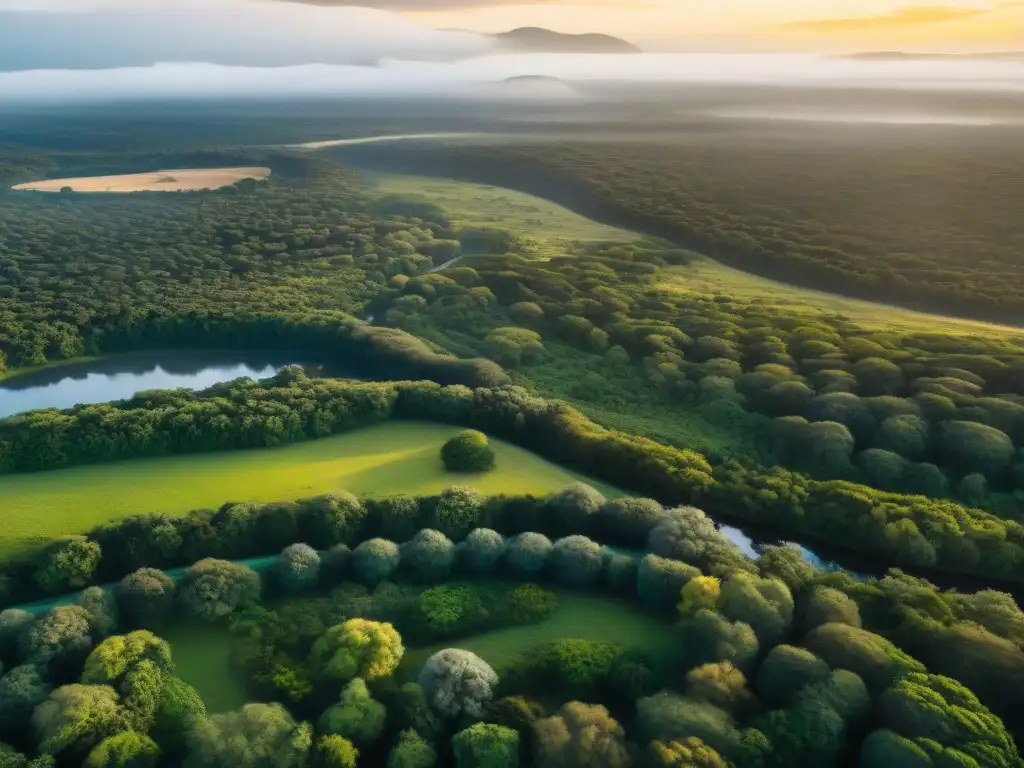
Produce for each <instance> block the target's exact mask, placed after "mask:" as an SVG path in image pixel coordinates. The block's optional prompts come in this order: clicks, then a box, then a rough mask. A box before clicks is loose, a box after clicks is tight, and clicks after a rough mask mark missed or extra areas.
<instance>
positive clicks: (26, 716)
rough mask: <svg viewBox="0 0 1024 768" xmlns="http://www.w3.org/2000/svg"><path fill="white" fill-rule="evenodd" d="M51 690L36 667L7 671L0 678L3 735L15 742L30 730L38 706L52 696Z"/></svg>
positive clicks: (25, 666) (30, 666)
mask: <svg viewBox="0 0 1024 768" xmlns="http://www.w3.org/2000/svg"><path fill="white" fill-rule="evenodd" d="M50 690H51V686H50V684H49V682H48V681H47V680H46V679H45V678H44V677H43V674H42V673H41V671H40V669H39V667H37V666H36V665H35V664H22V665H20V666H17V667H14V668H13V669H8V670H5V674H4V675H3V677H0V734H2V735H3V737H4V738H5V739H8V740H11V741H13V740H15V739H16V738H18V737H21V736H22V735H23V734H24V733H25V732H26V730H27V729H28V726H29V723H30V721H31V719H32V713H33V711H34V710H35V708H36V706H37V705H38V704H40V703H42V702H43V701H45V700H46V697H47V696H49V694H50Z"/></svg>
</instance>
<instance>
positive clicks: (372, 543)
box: [352, 539, 401, 585]
mask: <svg viewBox="0 0 1024 768" xmlns="http://www.w3.org/2000/svg"><path fill="white" fill-rule="evenodd" d="M400 559H401V554H400V552H399V549H398V545H397V544H395V543H394V542H393V541H388V540H387V539H368V540H367V541H364V542H363V543H362V544H360V545H359V546H358V547H356V548H355V549H354V550H353V551H352V570H353V572H354V573H355V575H356V576H357V577H358V578H359V580H360V581H362V582H363V583H365V584H370V585H373V584H378V583H380V582H381V581H383V580H384V579H386V578H388V577H389V576H390V575H391V574H392V573H394V572H395V571H396V570H398V563H399V560H400Z"/></svg>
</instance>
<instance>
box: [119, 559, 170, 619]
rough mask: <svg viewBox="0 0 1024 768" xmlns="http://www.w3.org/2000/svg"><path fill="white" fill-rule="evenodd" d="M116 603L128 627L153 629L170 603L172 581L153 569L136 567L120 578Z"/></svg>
mask: <svg viewBox="0 0 1024 768" xmlns="http://www.w3.org/2000/svg"><path fill="white" fill-rule="evenodd" d="M117 600H118V605H119V606H120V609H121V615H122V616H123V617H124V620H125V622H126V623H127V624H128V625H129V626H133V627H154V626H157V625H159V624H160V622H161V621H163V619H164V618H165V617H166V616H167V614H168V612H169V611H170V610H171V606H172V605H173V604H174V581H173V580H172V579H171V577H170V576H168V575H167V574H166V573H164V572H163V571H159V570H157V569H156V568H140V569H139V570H137V571H133V572H132V573H129V574H128V575H127V576H125V577H124V578H123V579H121V583H120V585H119V586H118V589H117Z"/></svg>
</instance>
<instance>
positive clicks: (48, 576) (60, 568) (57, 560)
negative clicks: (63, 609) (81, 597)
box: [35, 536, 102, 593]
mask: <svg viewBox="0 0 1024 768" xmlns="http://www.w3.org/2000/svg"><path fill="white" fill-rule="evenodd" d="M101 556H102V552H101V551H100V545H99V544H97V543H96V542H95V541H89V540H88V539H86V538H85V536H69V537H67V538H66V539H64V540H62V541H60V542H57V543H56V544H54V545H53V546H51V547H50V548H49V550H48V551H47V553H46V554H45V555H44V557H43V559H42V562H41V564H40V566H39V568H38V569H37V570H36V573H35V579H36V583H37V584H38V585H39V588H40V589H42V590H43V591H44V592H48V593H55V592H67V591H69V590H72V589H81V588H82V587H85V586H88V584H89V583H90V582H92V580H93V577H94V575H95V573H96V568H97V567H98V566H99V564H100V557H101Z"/></svg>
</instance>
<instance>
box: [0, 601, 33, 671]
mask: <svg viewBox="0 0 1024 768" xmlns="http://www.w3.org/2000/svg"><path fill="white" fill-rule="evenodd" d="M34 621H35V617H34V616H33V615H32V614H31V613H29V612H28V611H23V610H21V609H20V608H8V609H7V610H5V611H2V612H0V661H2V662H3V663H4V664H5V665H6V666H8V667H10V666H12V665H13V664H15V663H16V662H17V661H18V660H19V659H20V651H19V648H18V645H19V642H20V640H21V636H22V634H24V633H25V631H26V630H27V629H28V628H29V627H30V626H31V625H32V622H34Z"/></svg>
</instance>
